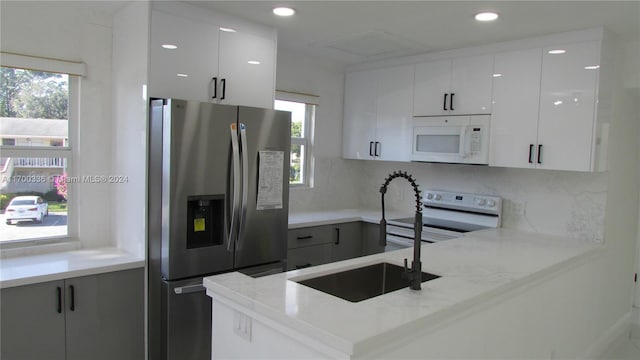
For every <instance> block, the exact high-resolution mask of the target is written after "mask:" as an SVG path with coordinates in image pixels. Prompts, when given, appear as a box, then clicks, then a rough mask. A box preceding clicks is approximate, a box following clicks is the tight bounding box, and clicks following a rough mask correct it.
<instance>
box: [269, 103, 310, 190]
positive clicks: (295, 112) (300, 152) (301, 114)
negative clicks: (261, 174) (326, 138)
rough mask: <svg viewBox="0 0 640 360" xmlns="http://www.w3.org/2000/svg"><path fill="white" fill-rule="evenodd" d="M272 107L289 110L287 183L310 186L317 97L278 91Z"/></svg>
mask: <svg viewBox="0 0 640 360" xmlns="http://www.w3.org/2000/svg"><path fill="white" fill-rule="evenodd" d="M276 98H277V99H276V101H275V104H274V108H275V109H276V110H283V111H289V112H291V158H290V173H289V184H290V185H291V186H294V187H295V186H307V187H312V186H313V181H312V174H313V171H312V167H313V165H312V161H313V158H312V156H311V153H312V152H311V148H312V143H313V124H314V121H315V112H316V106H317V100H318V99H317V97H314V96H310V95H301V94H295V93H289V92H284V91H278V92H277V93H276Z"/></svg>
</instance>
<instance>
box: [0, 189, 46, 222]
mask: <svg viewBox="0 0 640 360" xmlns="http://www.w3.org/2000/svg"><path fill="white" fill-rule="evenodd" d="M4 213H5V215H6V219H7V225H11V221H19V220H33V221H35V222H42V219H44V217H45V216H47V215H49V204H47V202H46V201H44V199H43V198H42V197H40V196H16V197H14V198H13V199H12V200H11V202H10V203H9V206H7V208H6V209H5V211H4Z"/></svg>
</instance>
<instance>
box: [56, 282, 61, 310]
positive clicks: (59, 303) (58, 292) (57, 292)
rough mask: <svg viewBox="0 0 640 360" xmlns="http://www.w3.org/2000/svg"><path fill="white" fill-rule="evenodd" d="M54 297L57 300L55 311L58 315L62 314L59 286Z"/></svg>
mask: <svg viewBox="0 0 640 360" xmlns="http://www.w3.org/2000/svg"><path fill="white" fill-rule="evenodd" d="M56 295H57V298H58V308H57V309H56V310H57V312H58V314H62V288H61V287H60V286H58V287H56Z"/></svg>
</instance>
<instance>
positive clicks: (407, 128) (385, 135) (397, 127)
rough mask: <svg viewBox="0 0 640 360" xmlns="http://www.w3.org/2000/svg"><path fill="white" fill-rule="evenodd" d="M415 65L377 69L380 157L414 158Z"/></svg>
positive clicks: (377, 134)
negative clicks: (413, 103)
mask: <svg viewBox="0 0 640 360" xmlns="http://www.w3.org/2000/svg"><path fill="white" fill-rule="evenodd" d="M413 68H414V67H413V66H409V65H408V66H399V67H393V68H389V69H381V70H378V71H377V80H378V96H377V99H378V101H377V116H376V117H377V122H376V142H377V143H376V144H375V145H376V146H377V148H376V149H375V151H376V153H377V155H378V156H377V159H379V160H388V161H410V158H411V145H410V144H411V131H412V127H411V119H412V111H411V110H412V91H413Z"/></svg>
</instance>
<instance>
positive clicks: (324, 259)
mask: <svg viewBox="0 0 640 360" xmlns="http://www.w3.org/2000/svg"><path fill="white" fill-rule="evenodd" d="M332 249H333V247H332V244H320V245H312V246H304V247H299V248H297V249H289V251H288V252H287V271H289V270H297V269H304V268H307V267H311V266H316V265H321V264H326V263H329V262H331V255H332Z"/></svg>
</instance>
